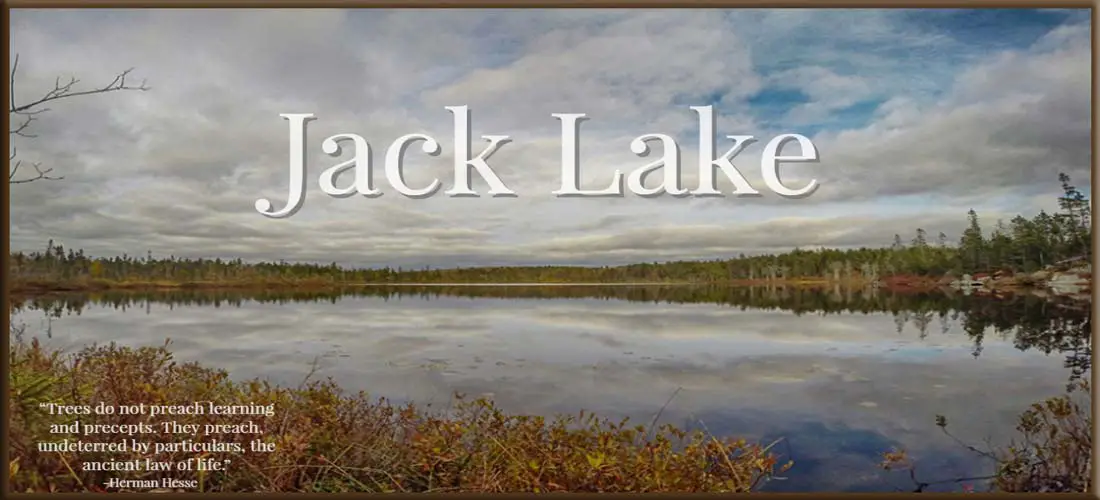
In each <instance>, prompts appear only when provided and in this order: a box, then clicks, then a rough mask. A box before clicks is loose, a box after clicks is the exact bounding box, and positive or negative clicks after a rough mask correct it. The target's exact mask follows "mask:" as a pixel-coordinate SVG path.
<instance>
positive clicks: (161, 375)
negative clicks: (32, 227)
mask: <svg viewBox="0 0 1100 500" xmlns="http://www.w3.org/2000/svg"><path fill="white" fill-rule="evenodd" d="M9 361H10V363H11V364H10V366H11V379H10V380H11V389H12V390H11V392H10V395H9V398H10V399H9V402H10V408H11V415H10V428H9V429H10V430H9V435H8V438H9V443H10V455H9V477H10V484H11V488H12V490H13V491H20V492H63V491H103V490H104V488H103V486H102V485H103V484H104V483H105V482H106V481H107V480H108V478H109V477H118V478H121V479H156V478H161V477H172V478H177V479H195V480H198V481H199V482H198V484H199V487H198V489H199V490H201V491H208V492H209V491H234V492H240V491H262V492H275V491H279V492H347V491H366V492H428V491H432V492H443V491H454V492H550V491H575V492H597V491H599V492H658V491H661V492H747V491H752V490H755V489H758V488H760V487H761V486H762V484H763V483H764V482H765V481H766V480H767V479H768V478H770V477H774V476H775V475H777V474H781V473H782V472H783V471H786V470H787V469H788V468H790V467H791V465H792V464H791V463H789V462H788V463H785V464H778V463H777V459H776V457H775V456H774V455H772V454H771V453H770V450H769V449H768V447H764V446H760V445H757V444H750V443H747V442H745V441H744V440H734V439H719V438H717V437H714V436H710V435H707V434H704V433H702V432H695V433H687V432H684V431H682V430H679V429H677V428H674V427H672V426H661V427H654V428H647V427H646V426H641V425H639V426H631V425H630V424H628V422H626V421H625V420H624V421H620V422H612V421H609V420H606V419H600V418H598V417H596V416H594V415H590V414H585V413H583V412H582V413H581V414H580V415H579V416H576V417H558V418H555V419H544V418H542V417H537V416H519V415H508V414H505V413H504V412H503V411H501V410H500V409H499V408H497V407H495V406H494V405H493V403H492V402H491V401H487V400H484V399H477V400H464V399H461V398H459V399H458V400H457V401H456V403H455V404H454V405H453V407H452V408H450V409H449V410H448V411H446V412H443V413H440V412H430V411H428V410H426V409H421V408H418V407H416V406H413V405H411V404H408V405H397V404H391V403H390V402H388V401H386V400H384V399H377V400H375V399H371V398H370V397H368V396H367V395H366V394H365V393H357V394H348V393H345V392H343V391H341V389H340V388H339V387H337V386H336V384H334V383H333V382H332V381H331V380H323V381H309V380H307V381H305V382H303V383H302V384H301V385H300V386H298V387H294V388H288V387H279V386H275V385H271V384H268V383H266V382H263V381H260V380H251V381H244V382H237V381H233V380H231V379H230V378H229V376H228V374H227V373H226V372H225V371H222V370H215V369H210V368H206V367H202V366H200V365H198V364H195V363H179V362H176V361H175V360H173V358H172V354H171V352H170V350H169V345H168V344H167V343H166V344H165V345H164V346H161V347H157V348H129V347H120V346H117V345H114V344H111V345H107V346H91V347H87V348H85V349H83V350H81V351H79V352H76V353H71V354H62V353H60V352H57V351H54V350H50V349H47V348H45V347H43V346H41V345H40V344H39V343H38V341H37V339H33V340H31V341H22V340H14V339H13V341H12V347H11V350H10V353H9ZM195 401H211V402H214V403H216V404H219V405H244V404H255V405H267V404H274V405H275V408H276V413H275V415H274V416H273V417H264V416H255V415H251V416H249V415H234V416H224V415H175V416H158V417H150V416H148V415H121V414H114V415H83V416H80V417H73V416H59V415H50V414H49V413H48V412H47V411H45V410H44V409H42V408H41V407H40V406H39V404H40V403H45V402H53V403H59V404H68V405H89V406H93V407H94V406H96V405H98V404H99V403H103V404H106V405H138V404H142V403H144V404H146V405H185V404H189V403H192V402H195ZM75 418H79V420H81V421H82V422H83V423H88V424H135V423H139V422H147V423H153V424H157V423H159V422H162V421H166V420H175V421H177V423H180V424H233V423H244V422H246V421H249V420H251V421H252V422H254V423H256V424H257V425H259V426H260V427H261V428H262V431H263V435H262V437H261V439H262V440H263V441H265V442H267V443H274V444H275V445H276V446H277V451H275V452H273V453H259V452H253V451H251V450H250V448H249V446H248V443H249V442H250V441H251V440H252V439H255V438H257V436H255V435H251V434H218V435H209V436H196V437H194V438H191V437H190V436H183V435H174V436H173V435H165V434H147V435H142V436H134V435H131V434H113V435H112V434H105V435H98V436H87V437H83V436H72V435H64V434H51V433H50V431H51V428H50V427H51V425H53V424H67V423H69V422H71V421H72V420H74V419H75ZM66 438H68V439H83V440H84V441H99V442H115V441H119V440H123V439H130V438H136V439H140V440H144V441H147V442H153V443H155V442H158V441H159V442H166V441H178V440H181V439H187V438H191V439H195V440H197V441H208V442H209V441H212V440H214V439H217V440H220V441H234V442H239V443H241V444H242V445H243V446H244V451H243V452H241V453H210V454H206V455H204V456H205V457H206V458H211V459H218V460H220V459H226V458H228V459H231V460H232V462H231V464H230V466H229V468H228V470H226V471H219V472H204V473H199V472H187V471H173V472H170V473H164V472H149V471H132V472H102V471H85V470H83V468H82V464H83V463H86V462H97V461H109V460H111V461H126V460H133V459H140V458H145V457H146V456H147V455H145V454H142V453H139V452H132V451H131V452H126V453H116V454H113V455H109V454H106V453H82V454H80V456H77V455H76V454H72V453H58V452H41V451H39V450H38V447H37V445H36V443H37V442H39V441H60V440H63V439H66ZM185 455H188V454H184V453H162V454H161V455H158V456H155V457H153V458H154V459H155V460H156V461H173V462H174V461H178V460H181V459H184V458H186V456H185ZM190 456H194V455H193V454H190ZM158 474H159V475H158Z"/></svg>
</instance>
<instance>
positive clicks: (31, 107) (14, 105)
mask: <svg viewBox="0 0 1100 500" xmlns="http://www.w3.org/2000/svg"><path fill="white" fill-rule="evenodd" d="M18 70H19V54H16V55H15V58H14V60H13V61H12V66H11V74H10V80H9V87H8V89H9V95H8V118H9V120H10V119H16V120H18V125H14V126H12V128H11V130H10V131H9V133H8V134H9V136H19V137H25V138H28V139H31V138H34V137H37V136H36V135H34V134H31V133H29V128H30V126H31V123H32V122H34V121H35V120H36V119H37V118H36V115H39V114H42V113H45V112H47V111H49V110H50V108H48V107H42V106H43V105H44V104H46V103H49V102H52V101H57V100H61V99H67V98H70V97H79V96H86V95H93V94H106V93H109V92H117V91H120V90H137V91H141V92H144V91H146V90H149V87H148V86H146V85H145V81H144V80H142V82H141V84H139V85H137V86H134V85H129V84H127V82H126V78H127V77H128V76H129V75H130V72H132V71H133V68H130V69H127V70H126V71H123V72H121V73H119V74H117V75H115V77H114V79H113V80H111V82H110V83H108V84H106V85H104V86H102V87H96V88H91V89H87V90H75V87H76V84H78V83H80V80H78V79H77V78H76V77H72V76H70V77H69V78H68V81H65V82H64V83H62V79H61V77H57V78H56V79H55V80H54V86H53V89H52V90H50V91H48V92H46V93H45V94H43V95H42V96H41V97H39V98H38V99H36V100H34V101H31V102H29V103H26V104H19V103H18V102H19V101H18V99H17V98H16V95H15V76H16V73H17V72H18ZM16 117H18V118H16ZM15 156H16V151H15V149H14V148H13V149H12V152H11V153H10V154H9V155H8V161H9V163H10V162H11V161H14V160H15ZM22 165H23V162H22V161H16V162H15V163H14V164H13V165H11V166H10V167H9V168H8V184H24V183H27V182H33V181H37V180H59V179H63V177H55V176H51V175H49V174H50V172H52V171H53V169H52V168H47V169H44V170H43V169H41V168H40V167H39V164H38V163H35V164H33V165H31V166H32V168H34V171H35V175H33V176H31V177H28V178H25V179H15V175H16V173H17V172H18V171H19V169H20V167H21V166H22Z"/></svg>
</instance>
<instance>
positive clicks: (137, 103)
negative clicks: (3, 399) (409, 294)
mask: <svg viewBox="0 0 1100 500" xmlns="http://www.w3.org/2000/svg"><path fill="white" fill-rule="evenodd" d="M1089 22H1090V19H1089V13H1088V11H1087V10H1078V11H1074V10H1042V11H1010V10H997V11H993V10H989V11H931V10H925V11H912V10H908V11H907V10H877V11H875V10H864V11H853V10H702V9H699V10H654V11H642V10H637V11H629V10H609V11H600V10H573V11H570V10H517V11H507V10H496V11H473V10H464V11H427V10H416V11H412V10H410V11H389V10H361V11H349V10H317V11H309V10H292V11H259V10H247V11H246V10H240V11H233V10H216V11H198V10H192V11H175V10H132V11H118V10H82V11H64V10H41V11H33V10H13V11H12V15H11V23H12V26H11V40H12V43H11V51H12V54H13V55H14V54H18V55H19V57H20V64H19V72H18V74H17V79H16V89H15V90H16V98H17V102H18V103H22V102H26V101H28V100H31V99H32V98H34V97H36V96H40V95H41V94H43V93H44V92H46V91H48V90H49V89H50V88H52V87H53V85H54V81H55V78H57V77H58V76H61V77H62V78H67V77H68V76H70V75H72V76H76V77H78V78H80V80H81V84H80V85H88V86H93V85H102V84H104V83H106V82H109V81H110V80H111V78H112V77H113V75H114V74H115V73H117V72H119V71H122V70H124V69H127V68H130V67H134V68H136V69H135V70H134V72H133V73H132V77H133V78H134V79H135V80H140V79H146V80H147V81H148V85H149V86H150V87H151V90H149V91H147V92H121V93H114V94H108V95H99V96H92V97H82V98H77V99H70V100H65V101H61V102H58V103H56V104H55V105H53V106H51V110H50V111H49V112H48V113H45V114H42V115H40V116H39V120H37V121H35V122H34V125H33V126H34V130H33V131H32V133H34V134H36V135H37V138H34V139H25V138H17V141H16V143H15V144H16V146H17V147H18V153H19V158H22V159H24V160H26V161H35V162H41V163H42V165H43V167H44V168H45V167H50V168H54V173H55V174H59V175H63V176H64V177H65V178H64V180H60V181H52V182H34V183H30V184H20V185H13V186H12V189H11V208H12V209H11V223H12V226H11V246H12V249H13V250H34V249H39V248H42V247H44V246H45V243H46V240H48V239H51V238H52V239H54V240H55V241H56V242H60V243H62V244H64V245H65V246H67V247H74V248H75V247H79V248H84V249H85V250H86V251H87V252H89V253H91V254H94V255H113V254H120V253H123V252H125V253H129V254H137V255H144V254H145V253H146V252H147V251H152V252H153V253H154V254H155V255H167V254H175V255H177V256H189V257H198V256H206V257H223V258H227V257H228V258H232V257H242V258H245V259H249V260H255V259H286V260H300V261H323V262H328V261H337V262H340V263H342V264H349V265H369V266H374V265H384V264H388V265H403V266H418V267H419V266H424V265H430V266H433V267H441V266H455V265H462V266H465V265H480V264H489V265H493V264H524V263H526V264H531V263H575V264H613V263H624V262H631V261H654V260H668V259H693V258H715V257H726V256H730V255H736V254H738V253H742V252H744V253H758V252H770V251H779V250H785V249H789V248H791V247H794V246H802V247H814V246H839V247H845V246H861V245H868V246H878V245H888V244H889V243H890V242H891V241H892V239H893V235H894V234H895V233H903V235H904V236H905V237H906V238H908V237H910V236H911V234H912V232H913V231H914V230H915V229H916V228H917V227H923V228H924V229H926V230H927V231H928V232H929V233H930V234H933V235H934V234H937V233H938V232H941V231H942V232H944V233H947V234H948V235H950V236H951V237H952V238H955V237H957V235H958V233H959V230H960V229H961V227H962V226H963V225H964V224H965V222H966V216H965V213H966V211H967V210H968V209H970V208H974V209H975V210H977V211H978V212H979V213H980V214H981V215H982V216H983V217H984V218H985V219H986V220H988V221H990V223H992V222H993V221H995V220H996V219H998V218H1005V219H1007V218H1010V217H1011V216H1012V215H1014V214H1016V213H1021V212H1022V213H1024V214H1029V215H1030V214H1034V213H1035V212H1037V211H1038V210H1040V209H1047V210H1054V209H1056V200H1055V197H1056V196H1057V194H1058V192H1059V186H1058V183H1057V173H1058V172H1059V171H1064V172H1067V173H1069V174H1070V175H1071V176H1072V177H1073V178H1074V179H1075V181H1076V183H1077V184H1079V185H1081V186H1087V185H1088V184H1089V183H1090V182H1089V180H1090V173H1089V168H1090V161H1091V157H1090V142H1089V140H1090V127H1091V123H1090V110H1091V102H1090V87H1089V85H1090V74H1091V54H1090V46H1089V43H1090V42H1089ZM462 105H466V106H469V108H470V111H471V123H472V125H471V128H472V131H473V134H475V137H474V140H473V146H472V147H473V152H474V154H477V153H478V152H480V151H481V149H482V148H483V147H484V144H486V143H485V142H484V141H482V140H481V139H479V137H478V136H481V135H508V136H510V138H511V139H512V142H511V143H510V144H506V145H505V146H503V147H502V148H500V150H499V151H497V152H496V153H495V154H494V155H493V156H492V157H491V158H490V159H489V164H490V165H491V166H492V167H493V169H494V170H495V171H496V172H497V174H498V175H499V176H500V178H501V180H502V181H503V182H504V183H505V184H506V185H507V186H508V188H509V189H511V190H513V191H515V192H516V193H517V194H518V196H516V197H507V198H492V197H488V196H484V195H483V196H482V197H480V198H450V197H447V196H445V195H444V194H443V193H442V192H440V193H439V194H437V195H436V196H435V197H432V198H428V199H410V198H406V197H404V196H402V195H401V194H399V193H397V192H396V191H395V190H394V189H393V188H392V187H390V186H389V185H388V184H387V183H386V179H385V176H384V174H383V171H382V170H383V164H384V159H385V151H386V148H387V147H388V146H389V144H390V143H391V142H392V141H393V140H394V139H396V138H397V137H400V136H402V135H405V134H409V133H427V134H429V135H431V136H433V137H434V138H436V139H437V140H438V141H439V143H440V146H441V148H442V154H440V155H438V156H436V157H430V156H428V155H425V154H423V153H422V152H421V150H420V148H419V147H417V146H414V147H411V148H409V150H408V152H407V154H406V158H407V159H406V161H405V170H406V172H405V178H406V181H407V182H408V183H409V184H410V185H411V186H412V187H417V188H419V187H423V186H426V185H428V183H429V182H430V180H431V179H432V178H435V177H438V178H439V179H440V180H441V182H442V184H443V188H442V189H441V191H442V190H446V189H450V188H451V185H452V182H453V181H452V171H453V161H454V160H453V156H452V155H453V153H454V150H455V147H454V139H453V122H452V117H451V114H450V113H449V112H448V111H446V110H445V109H444V107H445V106H462ZM705 105H712V106H714V109H715V110H716V113H717V115H718V118H717V130H716V133H717V135H718V140H717V149H718V152H719V153H722V152H724V151H726V150H727V149H729V147H730V146H732V141H730V140H728V139H726V138H725V137H724V136H727V135H752V136H755V137H756V138H758V139H759V142H757V143H755V144H753V145H750V146H748V147H747V148H746V149H745V151H744V152H742V153H741V154H740V155H739V156H737V157H736V158H735V160H734V163H735V164H736V165H737V166H738V168H739V169H740V170H741V171H742V172H744V174H745V176H746V177H747V178H748V179H749V180H750V182H752V183H753V185H754V186H756V188H757V189H759V190H760V191H761V196H758V197H735V196H727V197H723V198H690V197H688V198H673V197H667V196H666V197H658V198H641V197H638V196H635V195H633V194H629V193H628V194H627V195H626V196H624V197H621V198H582V199H562V198H557V197H555V196H553V195H552V194H551V192H552V191H554V190H555V189H557V188H558V187H559V185H560V182H561V181H560V179H561V162H562V161H561V155H562V152H561V128H560V123H559V122H558V121H557V120H555V119H554V118H553V117H551V113H585V114H587V115H588V117H589V120H588V121H587V122H585V123H584V125H583V127H582V130H581V134H580V137H581V166H580V169H581V172H582V185H583V186H584V187H586V188H590V189H600V188H604V187H606V186H607V185H609V184H610V182H611V178H612V172H613V171H614V170H616V169H619V170H621V171H624V172H629V171H631V170H634V169H636V168H639V167H642V166H645V165H646V164H648V163H650V162H652V161H654V160H655V159H656V158H657V157H658V156H659V155H660V154H662V153H661V148H660V146H655V148H654V150H653V152H652V154H651V156H649V157H639V156H638V155H636V154H634V153H633V152H632V151H631V147H630V144H631V140H632V139H634V138H635V137H637V136H639V135H642V134H648V133H663V134H668V135H671V136H673V137H675V138H676V139H677V140H678V142H679V147H680V150H681V154H682V160H683V168H684V171H683V173H682V176H681V177H682V179H683V181H684V185H685V186H686V187H688V188H695V187H696V183H697V179H698V173H697V171H698V156H699V155H698V150H699V145H698V141H699V139H698V129H699V125H698V118H697V116H696V115H695V113H694V112H692V111H691V110H690V108H689V107H690V106H705ZM281 113H313V114H315V115H316V117H317V120H315V121H313V122H311V123H310V129H309V134H308V140H307V143H306V155H307V158H308V174H307V178H306V180H307V182H308V194H307V196H306V201H305V204H304V207H303V208H302V209H301V210H300V211H299V212H298V213H297V214H296V215H294V216H293V217H291V218H288V219H281V220H276V219H269V218H267V217H264V216H263V215H261V214H259V213H258V212H257V211H256V209H255V208H254V205H255V202H256V200H257V199H259V198H270V199H271V200H272V201H273V202H274V205H275V207H276V208H281V207H282V206H283V205H284V204H285V202H286V198H287V191H288V187H287V184H288V173H287V172H288V129H287V122H286V121H285V120H283V119H281V118H280V117H279V115H280V114H281ZM337 133H355V134H359V135H361V136H363V137H364V138H365V139H367V141H369V142H370V144H371V146H372V148H373V157H374V166H375V185H376V187H378V188H379V189H381V190H382V191H383V193H384V194H383V195H382V196H380V197H375V198H366V197H363V196H358V195H355V196H351V197H347V198H343V199H335V198H330V197H328V196H326V195H325V194H324V193H322V192H321V191H320V188H319V187H318V182H317V181H318V175H319V174H320V173H321V172H322V171H323V170H325V169H326V168H328V167H330V166H333V165H336V164H338V163H340V162H342V161H345V160H348V159H350V157H351V156H350V154H351V149H352V148H351V146H350V145H345V148H344V152H343V155H342V156H337V157H331V156H328V155H326V154H325V153H324V152H323V151H322V147H321V143H322V141H323V140H324V138H326V137H328V136H330V135H332V134H337ZM782 133H799V134H803V135H806V136H808V137H810V138H811V139H812V140H813V142H814V144H815V145H816V146H817V150H818V152H819V154H820V157H821V161H820V162H818V163H813V164H786V165H784V166H783V167H782V169H781V176H782V178H783V179H784V181H785V182H787V183H788V184H790V185H791V186H792V187H795V188H797V187H801V186H802V185H804V184H805V183H806V182H807V181H808V180H809V179H816V180H817V181H818V182H819V184H820V187H819V188H818V189H817V191H816V192H814V193H813V195H811V196H809V197H805V198H800V199H788V198H783V197H781V196H778V195H776V194H774V193H772V192H770V191H768V190H767V188H766V186H765V184H764V183H763V181H762V180H761V176H760V171H759V157H760V154H761V152H762V151H763V148H764V144H765V143H766V142H767V141H768V140H769V139H770V138H771V137H773V136H775V135H777V134H782ZM789 148H790V149H789V150H785V152H788V154H797V152H798V151H797V145H791V146H789ZM651 177H653V178H654V179H651V180H650V182H649V184H648V185H651V186H652V185H654V181H656V180H657V179H656V178H657V177H659V175H654V176H651ZM474 178H475V182H474V188H475V189H476V190H477V191H479V192H480V193H483V194H484V193H485V192H486V191H487V188H488V186H487V184H486V183H485V182H483V181H481V180H480V179H478V178H477V176H476V175H475V176H474ZM351 182H352V179H351V175H350V172H349V174H348V175H345V176H343V177H341V179H340V180H339V182H338V184H339V185H341V186H344V185H350V184H351ZM719 187H720V188H721V189H723V191H725V192H729V191H731V190H732V189H733V186H732V184H731V183H729V182H722V183H720V184H719Z"/></svg>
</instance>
